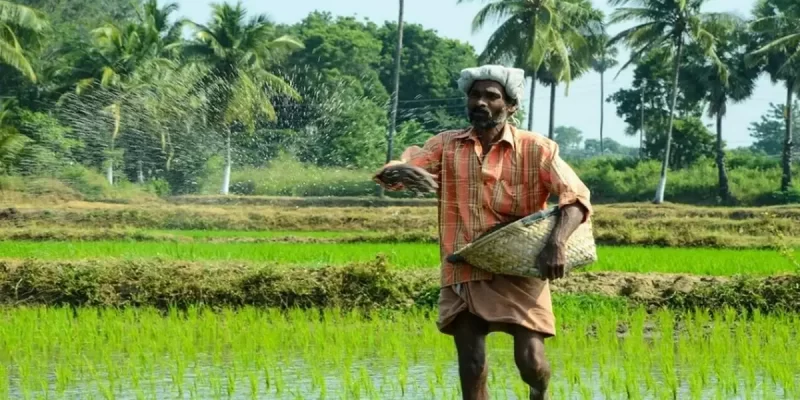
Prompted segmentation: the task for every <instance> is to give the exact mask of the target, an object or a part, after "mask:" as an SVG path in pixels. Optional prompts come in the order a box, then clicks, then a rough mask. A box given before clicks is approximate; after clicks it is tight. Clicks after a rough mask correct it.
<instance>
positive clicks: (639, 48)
mask: <svg viewBox="0 0 800 400" xmlns="http://www.w3.org/2000/svg"><path fill="white" fill-rule="evenodd" d="M704 2H705V0H610V1H609V3H610V4H611V6H615V7H619V6H622V7H621V8H618V9H616V10H615V11H614V12H613V13H612V15H611V20H610V23H611V24H615V23H621V22H631V21H635V22H637V25H635V26H634V27H632V28H628V29H625V30H623V31H622V32H620V33H618V34H617V35H616V36H614V37H613V38H612V39H611V40H610V42H609V43H610V44H611V45H614V44H616V43H618V42H623V43H625V44H627V45H628V47H630V48H631V50H632V51H633V55H632V57H631V58H630V60H628V61H627V62H626V63H625V64H624V65H623V66H622V68H621V69H620V72H622V70H624V69H626V68H627V67H628V66H629V65H630V64H631V63H633V62H634V61H635V60H638V59H639V58H640V57H641V56H642V55H643V54H645V53H647V52H650V51H652V50H654V49H657V48H665V47H666V48H669V49H670V51H671V53H672V55H673V57H672V58H673V65H674V77H673V81H672V104H671V106H670V117H669V127H668V129H667V144H666V148H665V149H664V160H663V162H662V164H661V179H660V180H659V183H658V188H657V189H656V195H655V199H654V200H653V202H654V203H656V204H660V203H662V202H663V201H664V191H665V189H666V185H667V168H668V166H669V152H670V147H671V146H672V128H673V124H674V120H675V106H676V104H677V101H678V80H679V79H680V65H681V60H682V57H683V50H684V46H686V45H689V44H693V43H695V44H697V45H698V46H699V47H700V48H702V49H703V52H704V54H705V55H706V57H708V58H709V60H711V62H712V63H713V64H714V66H715V67H717V68H718V69H719V70H720V71H721V75H722V78H724V79H723V80H724V81H726V80H727V75H726V72H725V68H724V66H723V65H722V63H721V62H720V61H719V58H718V57H717V55H716V52H715V47H714V42H715V39H714V36H713V35H712V34H710V33H709V32H708V31H707V30H706V29H705V18H706V15H704V14H701V12H700V7H701V6H702V5H703V3H704ZM629 3H633V4H635V5H638V7H626V6H627V5H628V4H629ZM617 75H619V74H617Z"/></svg>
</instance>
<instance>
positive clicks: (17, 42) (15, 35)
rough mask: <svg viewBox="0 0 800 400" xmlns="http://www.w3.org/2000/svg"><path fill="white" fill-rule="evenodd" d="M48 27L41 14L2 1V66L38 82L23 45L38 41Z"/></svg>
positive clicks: (0, 37) (0, 1)
mask: <svg viewBox="0 0 800 400" xmlns="http://www.w3.org/2000/svg"><path fill="white" fill-rule="evenodd" d="M47 27H48V24H47V22H46V21H45V17H44V15H43V14H42V13H41V12H39V11H36V10H34V9H32V8H29V7H25V6H22V5H19V4H16V3H12V2H10V1H5V0H0V64H6V65H8V66H10V67H11V68H14V69H15V70H17V71H19V72H20V73H22V74H23V75H24V76H25V77H27V78H28V79H30V80H31V81H33V82H36V73H35V72H34V69H33V66H31V62H30V61H29V60H28V57H27V56H26V54H25V53H26V52H25V49H24V48H23V44H24V43H25V42H26V41H38V40H39V39H40V38H41V35H43V33H44V31H45V29H46V28H47Z"/></svg>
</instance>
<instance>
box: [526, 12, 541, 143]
mask: <svg viewBox="0 0 800 400" xmlns="http://www.w3.org/2000/svg"><path fill="white" fill-rule="evenodd" d="M538 15H539V11H538V10H535V12H534V13H533V34H532V35H531V44H530V48H531V49H533V45H534V43H536V19H537V17H538ZM531 69H532V70H533V73H532V74H531V98H530V99H528V131H529V132H533V100H534V97H535V95H536V74H537V72H538V70H539V68H536V67H535V66H534V67H533V68H531Z"/></svg>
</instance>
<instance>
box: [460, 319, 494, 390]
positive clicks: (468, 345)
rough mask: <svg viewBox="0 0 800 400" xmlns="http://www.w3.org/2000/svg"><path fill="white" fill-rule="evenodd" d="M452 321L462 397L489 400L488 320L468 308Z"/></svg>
mask: <svg viewBox="0 0 800 400" xmlns="http://www.w3.org/2000/svg"><path fill="white" fill-rule="evenodd" d="M452 323H453V337H454V339H455V342H456V351H457V352H458V374H459V377H460V378H461V393H462V398H463V399H464V400H487V399H488V398H489V389H488V386H487V377H488V371H489V370H488V366H487V365H486V335H487V334H488V333H489V324H488V323H487V322H486V321H484V320H482V319H481V318H479V317H478V316H476V315H474V314H471V313H470V312H469V311H464V312H462V313H461V314H460V315H459V316H458V317H456V319H455V320H454V321H453V322H452Z"/></svg>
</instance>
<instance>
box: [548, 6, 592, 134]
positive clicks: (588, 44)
mask: <svg viewBox="0 0 800 400" xmlns="http://www.w3.org/2000/svg"><path fill="white" fill-rule="evenodd" d="M565 8H566V9H569V10H570V11H565V12H563V13H562V15H564V17H563V18H562V19H561V21H559V26H557V27H556V28H555V29H556V31H557V33H558V34H559V36H560V37H561V45H563V49H562V51H558V50H557V49H551V50H550V51H548V52H547V53H546V55H545V60H544V63H543V64H542V66H541V67H540V69H539V76H540V81H541V82H542V83H543V84H545V85H546V86H550V125H549V127H548V132H547V137H548V138H550V139H553V138H554V130H555V106H556V88H557V87H558V85H559V83H561V82H565V83H566V90H565V93H566V94H569V82H570V81H571V80H572V79H575V78H578V77H580V76H581V75H583V74H584V73H586V71H588V70H589V68H590V66H591V61H592V57H593V55H594V54H593V53H595V52H596V51H598V50H597V48H596V47H597V42H598V39H597V37H598V36H600V35H602V34H603V29H604V27H603V19H604V16H603V13H602V12H601V11H599V10H597V9H595V8H593V7H592V3H591V2H590V1H588V0H562V1H561V2H560V3H558V6H557V7H556V9H557V10H562V9H565ZM574 10H580V12H575V11H574ZM565 54H566V57H565Z"/></svg>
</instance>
